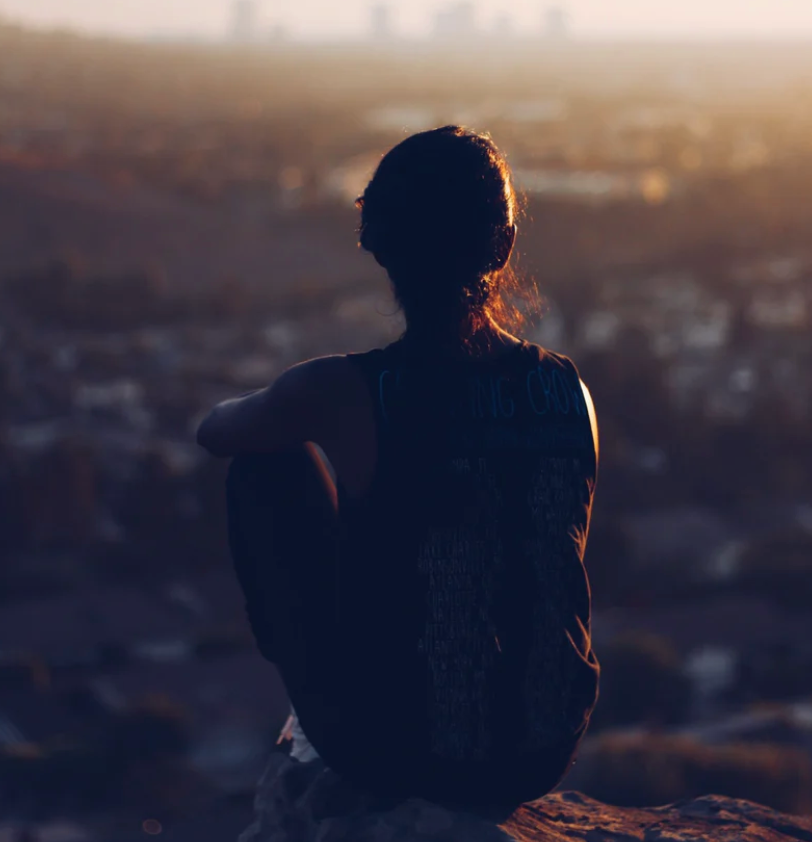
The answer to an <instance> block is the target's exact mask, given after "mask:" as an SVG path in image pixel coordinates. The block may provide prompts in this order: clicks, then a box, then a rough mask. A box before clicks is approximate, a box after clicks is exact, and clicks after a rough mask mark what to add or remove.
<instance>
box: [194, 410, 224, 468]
mask: <svg viewBox="0 0 812 842" xmlns="http://www.w3.org/2000/svg"><path fill="white" fill-rule="evenodd" d="M216 415H217V410H216V409H215V410H212V411H211V412H210V413H209V414H208V415H207V416H206V417H205V418H204V419H203V420H202V421H201V422H200V425H199V426H198V428H197V437H196V438H197V443H198V445H200V447H202V448H203V449H204V450H208V452H209V453H210V454H211V455H212V456H218V457H225V456H229V455H230V454H229V453H227V452H226V449H225V447H224V442H223V441H222V436H220V435H218V424H217V418H216Z"/></svg>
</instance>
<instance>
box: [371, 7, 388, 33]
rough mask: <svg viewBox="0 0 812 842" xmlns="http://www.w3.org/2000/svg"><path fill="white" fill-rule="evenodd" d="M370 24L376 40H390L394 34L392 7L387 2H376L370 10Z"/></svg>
mask: <svg viewBox="0 0 812 842" xmlns="http://www.w3.org/2000/svg"><path fill="white" fill-rule="evenodd" d="M370 24H371V27H370V28H371V31H372V37H373V39H374V40H376V41H386V40H389V39H390V38H391V37H392V35H393V23H392V7H391V6H389V5H387V4H386V3H376V4H375V5H374V6H373V7H372V9H371V10H370Z"/></svg>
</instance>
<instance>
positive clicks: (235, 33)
mask: <svg viewBox="0 0 812 842" xmlns="http://www.w3.org/2000/svg"><path fill="white" fill-rule="evenodd" d="M258 31H259V9H258V7H257V2H256V0H234V2H233V4H232V6H231V40H232V41H236V42H238V43H241V44H248V43H251V42H252V41H255V40H256V39H257V36H258Z"/></svg>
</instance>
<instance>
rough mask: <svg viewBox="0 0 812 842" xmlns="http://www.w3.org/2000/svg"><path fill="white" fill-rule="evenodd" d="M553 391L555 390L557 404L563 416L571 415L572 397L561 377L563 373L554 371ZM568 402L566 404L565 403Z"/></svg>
mask: <svg viewBox="0 0 812 842" xmlns="http://www.w3.org/2000/svg"><path fill="white" fill-rule="evenodd" d="M552 381H553V389H554V390H555V403H556V406H557V407H558V411H559V412H560V413H561V414H562V415H569V412H570V395H569V388H568V386H567V384H566V382H565V381H564V380H563V378H562V376H561V372H559V371H554V372H553V375H552ZM565 401H566V403H565Z"/></svg>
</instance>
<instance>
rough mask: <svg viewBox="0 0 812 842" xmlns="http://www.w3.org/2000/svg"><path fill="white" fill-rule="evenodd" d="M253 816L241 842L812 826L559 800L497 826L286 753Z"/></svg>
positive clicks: (401, 841)
mask: <svg viewBox="0 0 812 842" xmlns="http://www.w3.org/2000/svg"><path fill="white" fill-rule="evenodd" d="M256 811H257V814H256V820H255V822H254V824H252V825H251V827H249V828H248V830H246V831H245V833H244V834H243V835H242V836H241V837H240V842H510V840H516V842H531V840H532V841H533V842H579V840H582V842H704V840H713V842H785V840H800V842H812V817H797V816H789V815H785V814H783V813H778V812H776V811H774V810H770V809H769V808H767V807H762V806H759V805H757V804H752V803H750V802H748V801H738V800H736V799H733V798H724V797H721V796H714V795H709V796H707V797H705V798H698V799H695V800H692V801H684V802H679V803H677V804H672V805H670V806H667V807H658V808H652V809H631V808H622V807H609V806H607V805H605V804H601V803H600V802H598V801H593V800H592V799H590V798H587V797H585V796H583V795H581V794H580V793H577V792H561V793H555V794H553V795H549V796H547V797H546V798H543V799H541V800H540V801H537V802H535V803H534V804H529V805H526V806H524V807H522V808H521V809H520V810H519V811H517V812H516V813H515V814H514V815H513V816H511V817H510V818H509V819H508V820H507V821H506V822H504V823H503V824H501V825H497V824H496V823H495V822H493V821H487V820H486V819H484V818H481V817H477V816H473V815H468V814H465V813H456V812H451V811H449V810H446V809H443V808H441V807H438V806H436V805H433V804H429V803H427V802H425V801H419V800H412V801H407V802H404V803H400V804H386V803H383V802H381V801H379V800H378V801H376V800H374V799H372V798H371V797H370V796H366V795H362V794H360V793H358V792H357V791H354V790H353V789H352V788H351V787H350V786H349V785H348V784H346V783H345V782H343V781H342V780H341V779H340V778H339V777H338V776H337V775H335V774H334V773H333V772H331V771H330V770H329V769H326V768H325V766H324V764H323V763H322V762H321V761H315V762H312V763H298V762H296V761H293V760H291V759H290V758H288V757H287V756H285V755H284V754H281V753H280V754H275V755H273V757H272V758H271V762H270V763H269V765H268V769H267V771H266V772H265V775H264V776H263V778H262V780H261V781H260V784H259V789H258V791H257V798H256Z"/></svg>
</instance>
